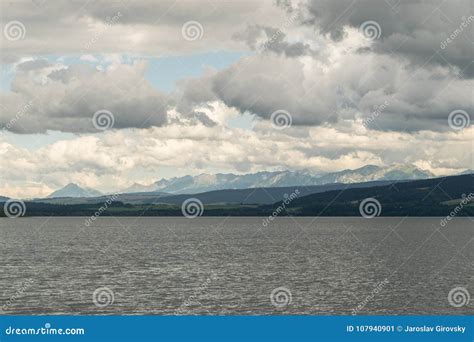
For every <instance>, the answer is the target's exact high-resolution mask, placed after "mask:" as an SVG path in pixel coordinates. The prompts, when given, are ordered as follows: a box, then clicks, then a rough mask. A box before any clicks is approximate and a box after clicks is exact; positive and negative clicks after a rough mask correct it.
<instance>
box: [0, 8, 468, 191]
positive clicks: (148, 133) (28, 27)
mask: <svg viewBox="0 0 474 342" xmlns="http://www.w3.org/2000/svg"><path fill="white" fill-rule="evenodd" d="M0 23H1V27H2V36H1V43H0V52H1V54H0V65H1V72H0V114H1V115H0V128H1V131H0V151H1V156H2V158H1V162H0V174H1V178H0V195H4V196H9V197H19V198H31V197H41V196H46V195H48V194H49V193H51V192H52V191H54V190H56V189H58V188H60V187H62V186H64V185H66V184H68V183H70V182H73V183H77V184H79V185H81V186H86V187H91V188H94V189H97V190H100V191H104V192H112V191H117V190H119V189H124V188H126V187H128V186H130V185H131V184H133V183H141V184H150V183H152V182H155V181H157V180H159V179H161V178H170V177H176V176H183V175H187V174H191V175H196V174H200V173H218V172H224V173H227V172H229V173H238V174H240V173H250V172H258V171H264V170H267V171H274V170H300V169H309V170H314V171H322V172H331V171H339V170H342V169H354V168H358V167H362V166H364V165H368V164H373V165H379V166H388V165H392V164H412V165H415V166H417V167H419V168H420V169H424V170H428V171H430V172H432V173H433V174H435V175H447V174H456V173H459V172H462V171H464V170H466V169H472V168H474V167H473V141H474V140H473V138H474V128H473V126H472V121H473V120H474V117H473V115H474V100H473V99H474V96H473V95H474V87H473V86H474V62H473V58H474V57H473V56H474V44H473V43H474V41H473V40H474V5H473V2H472V1H470V0H454V1H415V0H413V1H399V0H385V1H375V0H370V1H369V0H359V1H345V0H336V1H329V0H328V1H325V0H298V1H297V0H294V1H293V0H278V1H245V0H244V1H240V0H239V1H232V0H225V1H206V0H203V1H193V0H183V1H179V0H178V1H148V0H136V1H90V0H71V1H45V0H24V1H23V0H20V1H6V0H2V1H1V7H0Z"/></svg>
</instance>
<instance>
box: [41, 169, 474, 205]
mask: <svg viewBox="0 0 474 342" xmlns="http://www.w3.org/2000/svg"><path fill="white" fill-rule="evenodd" d="M465 173H471V172H470V170H466V171H465ZM432 177H434V175H433V174H432V173H431V172H429V171H426V170H422V169H419V168H417V167H416V166H413V165H403V164H395V165H391V166H387V167H381V166H376V165H366V166H363V167H361V168H358V169H354V170H351V169H346V170H342V171H338V172H328V173H323V172H314V171H310V170H299V171H288V170H285V171H273V172H269V171H263V172H256V173H249V174H242V175H236V174H232V173H218V174H205V173H203V174H200V175H196V176H190V175H187V176H183V177H173V178H170V179H165V178H162V179H160V180H158V181H156V182H154V183H152V184H148V185H146V184H140V183H135V184H133V185H131V186H130V187H128V188H126V189H122V190H119V191H117V192H116V193H119V194H143V193H149V194H150V195H151V194H152V193H153V194H154V195H157V194H158V193H159V194H160V196H163V195H179V194H198V193H204V192H211V191H218V190H239V189H254V188H278V187H292V186H300V187H301V186H319V185H327V184H354V183H364V182H373V181H399V180H416V179H426V178H432ZM101 195H104V194H102V193H101V192H99V191H97V190H94V189H90V188H85V187H80V186H79V185H77V184H73V183H70V184H68V185H66V186H65V187H64V188H61V189H59V190H56V191H54V192H53V193H51V194H50V195H49V196H47V198H48V199H54V198H66V197H68V198H91V197H99V196H101Z"/></svg>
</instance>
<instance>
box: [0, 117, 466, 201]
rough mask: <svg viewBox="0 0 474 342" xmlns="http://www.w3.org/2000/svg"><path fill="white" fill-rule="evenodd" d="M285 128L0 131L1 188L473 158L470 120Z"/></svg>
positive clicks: (434, 166)
mask: <svg viewBox="0 0 474 342" xmlns="http://www.w3.org/2000/svg"><path fill="white" fill-rule="evenodd" d="M215 114H216V115H220V114H219V113H215ZM216 120H217V118H216ZM289 130H290V131H291V132H288V133H282V132H281V131H278V130H275V129H272V128H271V125H270V124H269V123H268V122H266V121H260V122H259V123H258V124H257V125H256V126H255V128H254V130H243V129H240V128H231V127H228V126H222V125H219V126H213V127H206V126H205V125H202V124H199V125H195V126H183V125H180V124H172V125H169V126H167V127H158V128H151V129H149V130H138V129H134V130H121V131H108V132H107V133H105V134H96V135H93V136H77V137H75V138H72V139H66V140H60V141H56V142H53V143H49V144H46V145H44V146H41V147H39V148H36V149H34V150H30V149H27V148H24V147H20V146H15V145H14V144H12V143H10V142H9V141H8V139H6V138H5V137H3V138H1V139H0V151H1V153H2V156H3V159H2V160H3V162H2V163H1V164H0V172H1V173H2V180H1V181H0V192H1V193H2V194H3V195H8V196H16V197H24V196H26V197H29V196H32V195H31V194H33V193H35V194H37V196H45V195H47V194H48V193H49V192H51V191H53V190H55V189H57V188H59V187H61V186H64V185H65V184H67V183H69V182H76V183H78V184H80V185H83V186H89V187H93V188H97V189H99V190H102V191H117V190H119V189H122V188H125V187H127V186H129V185H130V184H131V183H133V182H139V183H151V182H154V181H156V180H157V179H159V178H161V177H162V176H163V174H158V173H157V170H166V169H168V170H173V171H172V172H171V173H170V174H169V175H168V177H170V176H181V175H185V174H199V173H209V172H211V173H212V171H213V170H215V171H214V172H217V170H218V171H220V172H234V173H235V172H237V173H246V172H257V171H261V170H263V169H265V170H281V169H290V170H299V169H312V170H317V171H338V170H341V169H346V168H357V167H361V166H364V165H367V164H377V165H389V164H392V163H400V162H403V163H411V164H415V165H418V166H419V167H422V168H424V169H428V170H430V171H432V172H434V173H435V174H450V173H456V172H460V171H463V170H464V169H466V168H469V167H471V161H470V160H469V159H468V158H467V159H466V158H464V157H465V152H466V150H468V149H469V148H470V146H471V143H472V142H471V141H472V134H473V133H474V131H473V128H470V129H466V130H464V131H462V132H461V133H455V132H450V133H448V134H446V133H433V132H425V133H421V134H418V135H416V136H413V135H411V134H409V133H399V132H377V131H375V132H373V133H371V134H368V131H367V129H366V128H365V127H364V126H363V125H362V124H361V122H355V123H354V124H353V125H352V127H350V128H346V129H334V128H331V129H327V128H324V127H312V128H302V127H291V128H290V129H289ZM137 142H140V143H137ZM269 142H270V143H269ZM413 146H416V148H413ZM77 151H81V153H77ZM18 170H22V172H18ZM40 185H42V186H40Z"/></svg>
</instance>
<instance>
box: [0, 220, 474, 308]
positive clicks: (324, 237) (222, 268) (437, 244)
mask: <svg viewBox="0 0 474 342" xmlns="http://www.w3.org/2000/svg"><path fill="white" fill-rule="evenodd" d="M473 235H474V229H473V224H472V221H471V220H470V219H468V218H456V219H455V220H453V221H451V222H449V223H448V225H447V226H446V227H441V226H440V220H439V219H438V218H374V219H364V218H277V219H276V220H275V221H273V222H270V224H269V225H268V226H267V227H264V226H263V225H262V218H222V217H219V218H196V219H187V218H156V217H155V218H151V217H141V218H137V217H126V218H123V217H122V218H99V219H98V220H97V221H95V222H93V224H92V225H91V226H90V227H86V226H85V225H84V218H47V217H37V218H17V219H7V218H4V219H0V260H1V271H0V304H1V306H2V309H3V314H28V315H29V314H157V315H173V314H204V315H210V314H212V315H217V314H219V315H231V314H237V315H275V314H276V315H281V314H312V315H323V314H335V315H342V314H353V313H355V314H358V315H368V314H375V315H379V314H380V315H381V314H396V315H398V314H410V315H411V314H413V315H421V314H430V315H442V314H443V315H444V314H453V315H455V314H456V315H466V314H473V313H474V305H473V304H474V303H473V302H474V298H473V300H471V302H470V303H466V304H465V305H464V306H462V307H459V308H457V307H454V306H452V305H450V303H449V301H448V293H449V292H450V290H451V289H453V288H455V287H458V286H461V287H465V288H466V289H467V290H468V291H470V292H471V297H474V287H473V260H474V258H473V256H474V253H473V252H474V248H473V245H474V241H473ZM104 287H105V288H107V289H105V290H104V289H103V288H104ZM281 287H284V288H285V289H280V290H275V292H277V293H280V294H282V295H281V296H278V295H277V296H274V297H273V298H274V303H272V301H271V298H270V297H271V293H272V291H274V289H277V288H281ZM94 292H96V296H95V303H94ZM290 299H291V300H290ZM358 306H359V309H358V310H356V311H353V310H354V309H356V308H357V307H358Z"/></svg>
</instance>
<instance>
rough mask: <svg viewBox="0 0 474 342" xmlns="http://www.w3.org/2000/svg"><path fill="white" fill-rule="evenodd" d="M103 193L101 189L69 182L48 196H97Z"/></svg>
mask: <svg viewBox="0 0 474 342" xmlns="http://www.w3.org/2000/svg"><path fill="white" fill-rule="evenodd" d="M101 195H102V193H101V192H100V191H97V190H94V189H91V188H86V187H80V186H79V185H77V184H76V183H69V184H67V185H66V186H64V187H62V188H61V189H58V190H56V191H54V192H52V193H51V194H49V196H48V197H47V198H58V197H97V196H101Z"/></svg>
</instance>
